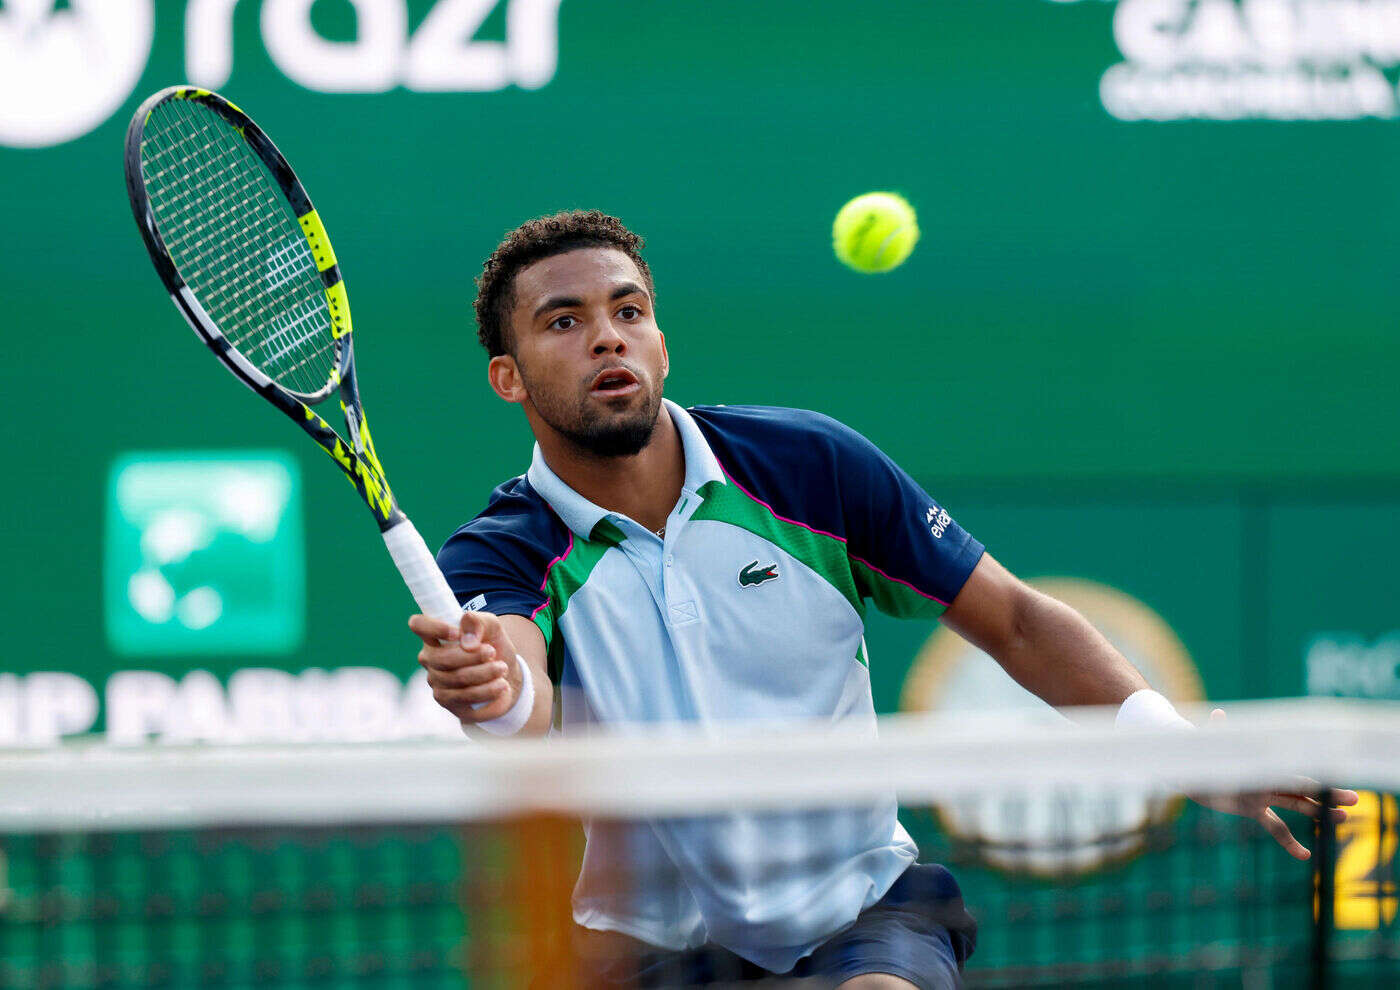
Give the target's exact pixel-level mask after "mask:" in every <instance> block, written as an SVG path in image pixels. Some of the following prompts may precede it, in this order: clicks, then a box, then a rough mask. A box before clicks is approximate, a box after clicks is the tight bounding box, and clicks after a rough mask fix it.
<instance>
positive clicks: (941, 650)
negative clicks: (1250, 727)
mask: <svg viewBox="0 0 1400 990" xmlns="http://www.w3.org/2000/svg"><path fill="white" fill-rule="evenodd" d="M1027 584H1029V585H1031V587H1033V588H1036V589H1037V590H1039V591H1043V592H1044V593H1045V594H1047V595H1050V596H1051V597H1053V598H1057V599H1059V600H1060V601H1062V602H1065V603H1066V604H1067V605H1070V606H1071V607H1073V608H1075V609H1076V610H1078V611H1079V612H1080V613H1081V614H1082V615H1083V616H1084V617H1085V618H1086V619H1088V620H1089V621H1090V622H1091V623H1093V625H1094V626H1095V627H1096V628H1098V630H1099V631H1100V632H1102V633H1103V634H1104V636H1105V637H1107V639H1108V641H1109V642H1110V643H1112V644H1113V646H1114V647H1115V648H1116V649H1117V650H1118V651H1119V652H1121V653H1122V654H1123V655H1124V656H1125V657H1127V658H1128V660H1129V661H1130V662H1131V663H1132V664H1133V666H1135V667H1137V669H1138V670H1140V671H1141V672H1142V674H1143V676H1144V677H1145V678H1147V682H1148V683H1149V684H1151V685H1152V687H1153V688H1155V689H1156V690H1158V691H1160V692H1162V694H1164V695H1166V696H1167V697H1168V698H1170V699H1171V700H1172V701H1174V702H1196V701H1202V700H1204V699H1205V692H1204V690H1203V689H1202V686H1201V677H1200V673H1199V672H1198V671H1197V669H1196V665H1195V663H1193V662H1192V660H1191V656H1190V654H1188V653H1187V652H1186V647H1185V646H1183V645H1182V642H1181V640H1180V639H1179V638H1177V635H1176V633H1174V632H1173V631H1172V629H1171V627H1170V626H1169V625H1167V623H1166V622H1165V621H1164V620H1163V619H1162V617H1161V616H1159V615H1158V614H1157V613H1156V612H1154V611H1152V609H1150V608H1149V607H1148V606H1147V605H1145V604H1143V603H1142V602H1140V601H1138V600H1137V599H1136V598H1133V597H1132V596H1131V595H1128V594H1125V593H1124V592H1122V591H1119V590H1118V589H1116V588H1111V587H1108V586H1107V585H1102V584H1098V583H1096V582H1093V581H1086V580H1083V579H1081V578H1066V577H1052V578H1039V579H1036V580H1032V581H1028V582H1027ZM900 708H901V709H903V710H904V711H940V712H941V711H950V712H966V711H979V710H981V711H986V710H1003V711H1004V710H1007V709H1012V710H1024V711H1025V714H1026V717H1027V718H1028V719H1033V720H1038V721H1045V722H1047V723H1054V722H1060V723H1062V722H1063V720H1064V718H1063V716H1061V715H1060V714H1059V713H1058V712H1056V711H1055V710H1054V709H1053V708H1051V707H1050V706H1049V705H1047V704H1045V702H1043V701H1041V700H1040V699H1039V698H1037V697H1036V696H1035V695H1033V694H1031V693H1030V692H1029V691H1027V690H1026V689H1025V688H1023V687H1021V686H1020V685H1019V684H1017V683H1016V682H1015V681H1014V680H1012V679H1011V676H1010V675H1009V674H1007V673H1006V671H1004V670H1002V668H1001V666H1000V665H999V664H998V663H997V662H996V661H995V660H993V659H992V658H991V657H989V656H988V655H987V654H985V653H983V652H982V651H981V650H979V649H977V648H976V647H975V646H973V645H972V644H970V643H968V642H967V641H966V640H964V639H962V637H960V636H958V635H957V634H956V633H954V632H953V631H952V630H950V629H946V628H944V627H941V626H940V627H939V628H938V629H937V630H935V632H934V633H933V635H931V636H930V637H929V638H928V640H927V641H926V642H925V643H924V645H923V647H922V648H921V649H920V650H919V653H918V656H917V657H915V659H914V663H913V665H912V666H911V667H910V670H909V674H908V676H907V677H906V678H905V681H904V690H903V693H902V695H901V697H900ZM1180 808H1181V800H1180V798H1177V797H1175V796H1172V795H1164V794H1160V793H1151V792H1149V791H1147V790H1143V791H1140V792H1135V791H1131V790H1124V789H1123V788H1114V789H1108V788H1105V789H1104V790H1103V791H1096V792H1091V793H1083V792H1077V793H1072V794H1071V793H1057V792H1054V791H1048V790H1045V789H1037V790H1036V791H1034V792H1031V793H1027V794H1020V795H1012V794H1006V793H989V794H984V795H975V796H959V797H958V798H957V799H956V800H950V801H948V802H945V803H943V804H940V805H938V806H937V808H936V809H935V811H936V814H937V818H938V822H939V824H940V825H941V826H942V828H943V829H944V830H945V831H946V832H948V833H949V834H951V835H953V836H955V837H957V838H959V839H962V840H965V841H968V842H970V843H972V844H973V845H974V847H975V848H976V849H977V850H978V852H979V853H980V854H981V855H982V857H983V858H984V859H985V860H986V861H987V862H988V863H989V864H991V865H993V866H996V867H999V868H1002V869H1007V870H1013V871H1016V872H1027V873H1035V874H1043V875H1057V876H1063V875H1064V874H1065V873H1075V872H1083V871H1088V870H1093V869H1096V868H1098V867H1101V866H1104V865H1106V864H1108V863H1112V862H1118V861H1121V860H1123V859H1126V858H1130V857H1132V856H1134V855H1136V854H1137V853H1138V852H1139V851H1141V849H1142V845H1143V839H1144V836H1145V831H1146V829H1147V828H1148V827H1149V826H1151V825H1153V824H1158V823H1161V822H1165V821H1168V820H1170V819H1171V818H1173V817H1175V815H1176V814H1177V813H1179V811H1180Z"/></svg>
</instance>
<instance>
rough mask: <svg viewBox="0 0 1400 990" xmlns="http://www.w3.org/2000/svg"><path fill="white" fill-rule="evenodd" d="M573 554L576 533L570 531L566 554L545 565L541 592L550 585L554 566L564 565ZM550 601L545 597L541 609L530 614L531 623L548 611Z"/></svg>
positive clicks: (565, 549)
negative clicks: (544, 610) (550, 574)
mask: <svg viewBox="0 0 1400 990" xmlns="http://www.w3.org/2000/svg"><path fill="white" fill-rule="evenodd" d="M573 552H574V531H573V530H569V545H568V546H566V547H565V548H564V552H563V553H561V554H560V555H559V556H557V557H555V558H554V559H553V560H551V561H550V562H549V563H548V564H546V565H545V569H544V579H543V580H541V581H540V590H541V591H543V590H544V589H545V587H546V586H547V585H548V584H549V572H550V571H552V570H554V565H555V564H558V563H562V562H563V561H564V560H565V559H567V558H568V556H569V554H571V553H573ZM550 600H551V596H546V597H545V600H544V601H543V602H541V603H540V605H539V607H538V608H536V609H535V610H534V611H533V612H531V613H530V621H531V622H534V621H535V616H537V615H539V614H540V612H541V611H542V610H543V609H546V608H548V607H549V603H550Z"/></svg>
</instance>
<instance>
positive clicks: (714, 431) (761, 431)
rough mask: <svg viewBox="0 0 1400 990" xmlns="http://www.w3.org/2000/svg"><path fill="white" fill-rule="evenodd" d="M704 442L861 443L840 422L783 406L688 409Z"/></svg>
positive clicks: (782, 445) (779, 445)
mask: <svg viewBox="0 0 1400 990" xmlns="http://www.w3.org/2000/svg"><path fill="white" fill-rule="evenodd" d="M686 411H687V412H688V413H690V415H691V417H692V418H693V419H694V420H695V421H696V422H697V423H698V424H699V425H700V428H701V430H702V431H703V432H704V433H705V435H706V439H707V440H713V439H714V438H716V437H718V438H720V439H721V440H723V441H726V442H728V443H731V444H734V443H739V444H745V445H758V446H764V445H768V446H771V447H773V448H787V447H790V445H792V444H794V443H802V442H811V441H826V442H828V443H835V444H845V443H849V442H851V441H852V440H859V439H862V438H861V437H860V434H858V433H857V432H856V431H855V430H853V429H851V428H850V427H849V426H847V425H846V424H845V423H842V422H841V421H840V420H837V419H833V418H832V417H830V416H828V415H826V413H820V412H815V411H814V410H811V409H792V408H789V407H786V406H691V407H690V408H689V409H687V410H686Z"/></svg>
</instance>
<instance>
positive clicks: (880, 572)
mask: <svg viewBox="0 0 1400 990" xmlns="http://www.w3.org/2000/svg"><path fill="white" fill-rule="evenodd" d="M715 462H716V463H719V458H715ZM719 469H720V470H721V471H723V472H724V476H725V477H726V478H728V479H729V481H730V482H731V483H732V484H733V485H734V487H735V488H737V489H739V491H741V492H743V493H744V494H745V495H747V496H748V497H749V498H751V499H752V500H753V501H755V502H757V503H758V504H759V505H761V506H763V507H764V508H765V509H767V510H768V511H769V512H770V513H772V514H773V518H774V519H777V520H778V521H779V522H785V523H791V524H792V525H794V526H801V527H802V528H803V529H805V530H807V531H808V532H809V533H816V534H817V535H818V536H829V537H831V538H832V539H833V540H835V541H836V542H838V543H843V544H846V556H848V557H850V558H851V559H852V560H854V561H858V562H859V563H862V564H864V565H865V566H866V567H868V568H870V569H871V570H872V571H874V572H875V573H876V574H878V575H880V576H881V577H882V578H884V579H885V580H887V581H893V582H894V583H895V584H902V585H904V587H906V588H908V589H909V590H910V591H912V592H914V594H916V595H918V596H919V597H921V598H927V599H928V600H929V601H934V602H937V603H938V604H940V605H942V606H943V607H944V608H947V607H948V603H947V602H945V601H944V600H943V599H941V598H939V597H938V596H937V595H930V594H929V593H928V592H927V591H920V590H919V589H918V588H916V587H914V586H913V585H912V584H910V583H909V582H908V581H905V580H904V579H903V578H897V577H895V576H893V575H892V574H886V573H885V572H884V571H883V570H881V569H880V568H878V567H876V566H875V565H874V564H872V563H871V562H870V561H868V560H866V559H865V558H864V557H857V556H856V555H855V554H853V553H851V548H850V544H849V541H847V539H846V538H845V537H844V536H837V535H836V534H835V533H828V532H827V531H826V530H824V529H817V528H816V527H815V526H808V525H807V524H806V523H805V522H799V521H798V520H796V519H789V518H788V517H787V516H782V515H779V514H778V511H777V510H776V509H774V508H773V507H772V506H771V505H769V504H768V503H767V502H765V501H763V499H761V498H759V497H758V496H757V495H755V494H754V493H753V492H751V491H749V490H748V489H747V488H745V487H744V486H743V485H741V484H739V481H738V479H736V478H735V477H734V475H732V474H730V473H729V471H728V470H726V469H725V466H724V465H723V464H720V465H719Z"/></svg>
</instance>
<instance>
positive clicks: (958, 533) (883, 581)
mask: <svg viewBox="0 0 1400 990" xmlns="http://www.w3.org/2000/svg"><path fill="white" fill-rule="evenodd" d="M831 423H832V428H833V430H834V436H833V439H834V440H835V447H836V456H837V483H838V486H839V488H840V492H841V512H842V516H843V521H844V523H845V532H846V540H847V542H846V553H847V556H848V557H849V558H850V562H851V572H852V575H853V576H854V578H855V581H856V587H857V588H858V589H859V591H860V593H861V596H862V597H864V598H869V599H870V600H871V601H873V602H874V603H875V606H876V607H877V608H878V609H879V610H880V611H882V612H884V613H886V614H888V615H893V616H897V617H900V618H914V617H921V618H937V617H938V616H940V615H942V614H943V611H944V610H945V609H946V608H947V607H948V606H949V605H951V604H952V602H953V599H954V598H956V597H957V595H958V592H959V591H961V590H962V586H963V585H964V584H965V583H966V582H967V579H968V577H969V576H970V575H971V574H972V570H973V568H975V567H976V566H977V562H978V561H979V560H980V559H981V558H982V553H983V547H982V544H981V543H979V542H977V540H976V539H974V538H973V536H972V534H971V533H969V532H967V531H966V530H965V529H963V528H962V527H961V526H959V525H958V524H957V522H956V521H955V520H954V519H953V518H952V516H951V515H949V513H948V511H947V510H946V509H944V508H943V506H942V505H940V504H939V503H938V502H937V501H936V500H935V499H934V498H933V496H932V495H930V494H929V493H928V492H926V491H924V489H923V488H922V487H921V486H920V485H919V484H918V482H916V481H915V480H914V479H913V478H912V477H910V475H909V474H908V472H906V471H905V470H904V469H903V468H901V467H900V466H899V465H898V464H896V463H895V462H894V461H893V460H892V459H890V458H889V457H888V456H887V455H886V454H885V453H884V451H882V450H880V448H878V447H876V446H875V445H874V444H873V443H871V442H870V441H869V440H867V439H866V438H865V437H863V436H861V435H860V434H859V433H857V432H855V431H854V430H852V429H850V428H849V427H847V426H844V425H842V424H840V423H836V422H835V421H834V420H833V421H831Z"/></svg>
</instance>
